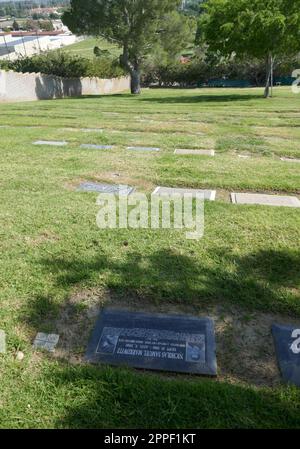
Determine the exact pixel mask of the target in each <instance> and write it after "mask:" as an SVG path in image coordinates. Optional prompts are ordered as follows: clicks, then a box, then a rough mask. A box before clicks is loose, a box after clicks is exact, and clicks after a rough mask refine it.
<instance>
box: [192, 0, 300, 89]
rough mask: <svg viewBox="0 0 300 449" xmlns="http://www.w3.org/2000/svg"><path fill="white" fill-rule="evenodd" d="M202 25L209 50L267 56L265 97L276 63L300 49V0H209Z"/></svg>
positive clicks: (241, 55)
mask: <svg viewBox="0 0 300 449" xmlns="http://www.w3.org/2000/svg"><path fill="white" fill-rule="evenodd" d="M205 10H206V12H205V14H204V15H203V16H202V17H201V18H200V22H199V27H200V31H201V33H202V37H203V39H204V40H205V41H206V43H207V44H208V46H209V51H213V52H219V53H220V54H221V55H223V56H231V55H232V54H235V55H236V56H237V57H250V58H258V59H264V60H265V65H266V86H265V97H269V96H270V85H272V84H273V79H272V78H273V68H274V63H276V61H277V60H279V58H280V57H282V56H287V55H291V56H292V55H295V54H296V53H297V52H299V50H300V0H251V1H249V0H208V1H207V3H206V5H205Z"/></svg>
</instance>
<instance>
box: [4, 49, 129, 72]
mask: <svg viewBox="0 0 300 449" xmlns="http://www.w3.org/2000/svg"><path fill="white" fill-rule="evenodd" d="M0 68H2V69H4V70H14V71H15V72H22V73H26V72H29V73H38V72H41V73H43V74H46V75H56V76H61V77H64V78H80V77H94V76H95V77H99V78H119V77H121V76H124V74H125V72H124V70H123V69H122V68H121V66H120V65H119V62H118V60H114V59H112V58H111V57H95V58H94V59H92V60H90V59H87V58H82V57H81V56H76V55H70V54H68V53H64V52H61V51H55V52H51V53H43V54H40V55H35V56H32V57H22V58H20V59H17V60H15V61H0Z"/></svg>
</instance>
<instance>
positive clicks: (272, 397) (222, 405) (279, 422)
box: [46, 364, 300, 429]
mask: <svg viewBox="0 0 300 449" xmlns="http://www.w3.org/2000/svg"><path fill="white" fill-rule="evenodd" d="M46 376H47V377H48V378H51V385H52V386H53V387H54V391H55V392H56V394H57V395H59V394H61V395H62V397H65V398H68V399H66V401H67V403H66V404H65V410H64V411H63V412H62V413H61V416H62V418H60V419H59V420H57V422H56V426H57V427H67V428H203V429H204V428H273V427H274V428H276V427H277V428H286V427H290V428H293V427H299V426H300V416H299V413H298V412H297V407H295V404H296V403H297V402H299V401H300V393H299V390H298V391H297V390H296V389H292V388H291V389H279V390H277V391H272V390H271V389H260V390H258V389H254V388H250V387H245V386H236V385H230V384H225V383H218V382H214V381H208V380H202V379H197V380H195V381H194V380H191V379H188V378H181V379H180V380H179V379H177V378H176V376H173V377H172V378H171V379H162V378H161V377H160V376H159V375H155V376H154V375H151V374H142V373H134V372H133V371H131V370H127V369H121V368H119V369H111V368H106V367H102V368H96V367H92V366H91V367H90V366H75V367H72V366H67V365H66V364H62V365H60V366H59V367H57V366H55V367H53V369H52V372H50V373H49V372H48V373H47V374H46ZM47 377H46V378H47ZM66 391H67V394H66ZM70 398H71V399H70Z"/></svg>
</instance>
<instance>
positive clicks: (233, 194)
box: [230, 193, 237, 204]
mask: <svg viewBox="0 0 300 449" xmlns="http://www.w3.org/2000/svg"><path fill="white" fill-rule="evenodd" d="M230 198H231V202H232V203H233V204H237V202H236V193H231V194H230Z"/></svg>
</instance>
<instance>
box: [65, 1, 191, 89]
mask: <svg viewBox="0 0 300 449" xmlns="http://www.w3.org/2000/svg"><path fill="white" fill-rule="evenodd" d="M180 5H181V0H98V1H97V2H95V0H71V7H70V9H69V10H68V11H66V12H65V13H64V15H63V17H62V20H63V22H64V24H65V25H67V26H68V28H69V29H70V30H71V31H72V32H74V33H77V34H85V35H94V36H102V37H105V38H106V39H107V40H108V41H110V42H114V43H117V44H118V45H119V46H120V47H121V48H122V54H121V56H120V63H121V65H122V66H123V67H124V68H126V70H127V71H128V72H129V73H130V76H131V93H133V94H139V93H140V91H141V88H140V76H141V64H142V62H143V60H144V58H145V57H146V56H147V55H148V54H150V53H151V52H153V51H154V49H155V48H156V45H157V44H158V43H160V44H161V45H164V44H166V40H168V41H169V42H168V44H169V43H170V38H171V39H172V37H176V36H178V30H179V28H181V27H186V23H187V20H189V19H188V18H186V17H184V16H182V20H181V22H180V24H179V22H178V20H175V19H174V15H176V14H177V15H178V14H179V12H178V9H179V7H180ZM171 23H173V24H175V25H176V26H175V27H174V32H173V33H172V31H171V30H170V26H169V25H170V24H171ZM179 25H180V26H179ZM180 35H181V41H180V42H179V41H178V39H176V42H175V39H174V45H173V48H172V51H173V52H174V51H175V50H177V51H178V48H177V46H178V45H181V46H182V48H183V47H184V45H185V42H183V40H184V37H186V33H182V32H181V29H180ZM183 36H184V37H183ZM190 37H191V33H189V38H190ZM175 47H176V48H175Z"/></svg>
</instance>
